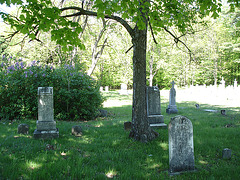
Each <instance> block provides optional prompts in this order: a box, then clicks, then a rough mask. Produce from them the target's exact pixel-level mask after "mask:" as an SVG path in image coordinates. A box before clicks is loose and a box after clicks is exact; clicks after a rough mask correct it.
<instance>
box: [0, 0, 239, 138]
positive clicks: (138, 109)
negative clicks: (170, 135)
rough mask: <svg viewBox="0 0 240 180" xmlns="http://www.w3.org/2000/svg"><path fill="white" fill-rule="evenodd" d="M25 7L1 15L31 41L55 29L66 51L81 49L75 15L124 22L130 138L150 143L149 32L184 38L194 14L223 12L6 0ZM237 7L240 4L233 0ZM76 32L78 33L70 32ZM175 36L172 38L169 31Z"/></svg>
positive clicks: (154, 4)
mask: <svg viewBox="0 0 240 180" xmlns="http://www.w3.org/2000/svg"><path fill="white" fill-rule="evenodd" d="M5 2H6V3H7V4H8V5H10V3H13V4H14V3H17V4H20V5H21V15H20V16H19V17H12V16H9V15H6V14H4V13H1V14H2V17H3V18H4V20H5V21H8V22H9V24H10V25H11V26H12V28H15V32H14V33H13V34H12V35H14V34H15V33H16V32H20V33H22V34H25V35H27V36H29V37H30V38H31V39H33V40H34V39H35V40H38V34H39V32H40V31H44V32H47V31H51V39H52V40H54V41H56V43H57V44H59V45H61V46H62V48H63V50H69V51H72V50H73V49H74V47H76V46H78V47H80V48H83V45H82V43H81V41H80V39H79V38H78V35H79V33H80V32H81V31H82V28H81V27H80V26H79V24H78V23H76V22H73V21H72V18H73V17H76V16H81V15H86V16H96V17H99V18H106V19H112V20H115V21H117V22H119V23H120V24H122V25H123V26H124V27H125V28H126V30H127V31H128V33H129V35H130V37H131V40H132V44H133V45H132V48H133V111H132V130H131V133H130V136H131V137H133V138H134V139H136V140H140V141H142V142H147V141H149V140H152V139H154V138H155V137H156V133H154V131H153V130H152V129H151V128H150V126H149V123H148V121H147V117H146V115H147V113H146V95H145V94H146V49H147V28H148V25H150V26H149V27H150V28H151V30H152V31H157V30H160V29H164V30H166V31H167V32H169V33H171V32H170V31H169V27H171V26H176V27H177V29H178V31H180V32H181V33H183V34H185V33H186V32H189V31H191V30H192V24H193V23H197V21H196V20H195V19H196V18H195V17H196V16H198V17H199V18H203V17H204V16H206V15H208V14H209V13H212V17H214V18H216V17H218V12H220V11H221V3H220V2H217V1H215V0H208V1H201V0H190V1H189V0H186V1H184V0H183V1H168V0H162V1H157V0H156V1H150V0H138V1H130V0H129V1H126V0H124V1H110V0H106V1H101V0H96V1H93V7H92V9H90V10H85V9H84V2H85V1H82V3H81V4H79V5H77V6H68V7H63V8H58V7H56V6H54V4H53V3H52V2H51V1H49V0H45V1H43V0H42V1H37V0H35V1H30V0H27V1H26V3H24V4H23V1H21V0H18V1H15V0H12V1H5ZM231 2H232V3H233V5H232V6H231V7H232V8H234V3H235V4H236V5H239V4H238V0H231ZM73 28H74V31H73V30H72V29H73ZM171 35H173V34H172V33H171ZM173 37H174V39H175V42H176V43H178V42H182V41H181V40H180V39H179V37H176V36H174V35H173Z"/></svg>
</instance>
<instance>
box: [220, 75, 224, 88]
mask: <svg viewBox="0 0 240 180" xmlns="http://www.w3.org/2000/svg"><path fill="white" fill-rule="evenodd" d="M220 83H221V87H222V88H225V81H224V78H223V77H222V80H221V81H220Z"/></svg>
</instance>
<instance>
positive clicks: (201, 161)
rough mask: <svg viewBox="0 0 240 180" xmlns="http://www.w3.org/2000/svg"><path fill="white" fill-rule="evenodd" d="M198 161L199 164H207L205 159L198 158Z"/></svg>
mask: <svg viewBox="0 0 240 180" xmlns="http://www.w3.org/2000/svg"><path fill="white" fill-rule="evenodd" d="M198 162H199V163H200V164H203V165H205V164H208V162H207V161H203V160H199V161H198Z"/></svg>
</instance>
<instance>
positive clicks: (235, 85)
mask: <svg viewBox="0 0 240 180" xmlns="http://www.w3.org/2000/svg"><path fill="white" fill-rule="evenodd" d="M233 87H234V88H237V87H238V84H237V80H236V79H235V80H234V85H233Z"/></svg>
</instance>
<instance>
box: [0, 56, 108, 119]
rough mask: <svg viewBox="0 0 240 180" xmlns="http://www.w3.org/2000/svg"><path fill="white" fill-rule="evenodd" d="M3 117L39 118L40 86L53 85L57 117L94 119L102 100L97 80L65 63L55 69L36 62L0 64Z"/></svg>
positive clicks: (0, 106)
mask: <svg viewBox="0 0 240 180" xmlns="http://www.w3.org/2000/svg"><path fill="white" fill-rule="evenodd" d="M0 83H1V84H0V99H1V100H0V118H1V119H9V120H12V119H20V118H28V119H30V118H32V119H37V113H38V109H37V108H38V99H37V98H38V97H37V89H38V87H53V96H54V115H55V119H58V120H91V119H93V118H94V117H96V114H97V111H98V109H99V108H100V107H101V104H102V102H103V99H102V96H101V94H100V91H99V86H98V84H97V82H96V81H95V80H94V79H92V78H91V77H90V76H88V75H86V74H85V73H83V72H81V71H80V70H79V69H75V68H74V67H73V66H69V65H65V66H59V67H56V68H53V67H52V66H48V65H44V66H41V65H40V64H38V63H37V62H35V61H33V62H31V64H29V65H26V64H24V63H23V62H19V61H17V62H15V63H13V64H10V63H9V64H8V63H2V64H1V65H0Z"/></svg>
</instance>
